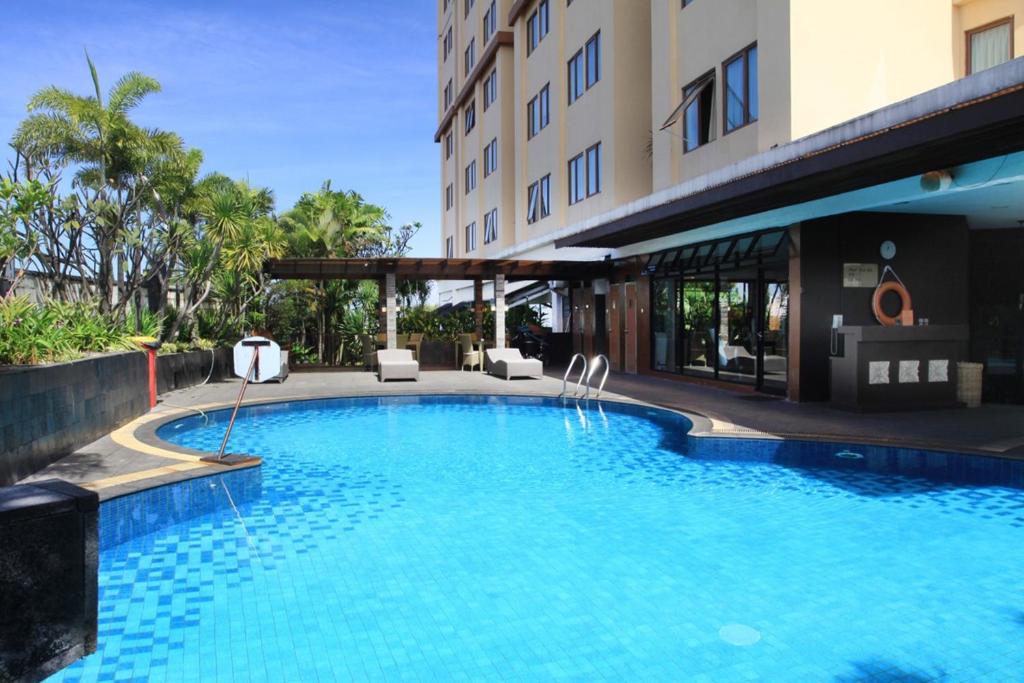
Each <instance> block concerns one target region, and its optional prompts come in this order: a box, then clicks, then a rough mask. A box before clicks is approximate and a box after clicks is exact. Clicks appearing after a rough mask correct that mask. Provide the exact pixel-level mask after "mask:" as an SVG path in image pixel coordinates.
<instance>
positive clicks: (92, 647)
mask: <svg viewBox="0 0 1024 683" xmlns="http://www.w3.org/2000/svg"><path fill="white" fill-rule="evenodd" d="M98 510H99V498H98V496H97V495H96V493H95V492H93V491H86V490H85V489H82V488H79V487H77V486H74V485H73V484H68V483H66V482H63V481H59V480H56V479H54V480H49V481H43V482H39V483H36V484H32V485H26V486H12V487H8V488H0V548H3V552H0V681H39V680H42V679H43V678H46V677H47V676H49V675H50V674H52V673H54V672H56V671H58V670H59V669H61V668H63V667H65V666H67V665H68V664H70V663H71V662H73V661H75V660H76V659H79V658H81V657H85V656H86V655H89V654H91V653H93V652H95V651H96V630H97V618H96V617H97V614H96V610H97V586H98V584H97V571H98V566H99V546H98V530H97V526H98V514H99V512H98Z"/></svg>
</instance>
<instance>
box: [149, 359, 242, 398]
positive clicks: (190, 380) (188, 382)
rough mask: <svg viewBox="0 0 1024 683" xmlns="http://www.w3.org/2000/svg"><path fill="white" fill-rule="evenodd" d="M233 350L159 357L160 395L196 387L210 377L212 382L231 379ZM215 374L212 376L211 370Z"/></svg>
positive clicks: (157, 380)
mask: <svg viewBox="0 0 1024 683" xmlns="http://www.w3.org/2000/svg"><path fill="white" fill-rule="evenodd" d="M232 361H233V359H232V353H231V349H216V350H214V351H189V352H187V353H175V354H172V355H168V356H157V359H156V387H157V392H158V393H161V394H163V393H165V392H168V391H174V390H175V389H184V388H185V387H194V386H195V385H197V384H201V383H202V382H203V380H205V379H206V378H207V376H209V377H210V381H211V382H219V381H220V380H222V379H224V378H226V377H230V376H231V374H232ZM211 365H212V368H213V374H212V375H211V374H210V368H211Z"/></svg>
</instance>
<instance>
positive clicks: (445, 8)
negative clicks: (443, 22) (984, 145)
mask: <svg viewBox="0 0 1024 683" xmlns="http://www.w3.org/2000/svg"><path fill="white" fill-rule="evenodd" d="M451 4H452V0H444V10H443V11H445V12H447V11H448V7H449V6H450V5H451Z"/></svg>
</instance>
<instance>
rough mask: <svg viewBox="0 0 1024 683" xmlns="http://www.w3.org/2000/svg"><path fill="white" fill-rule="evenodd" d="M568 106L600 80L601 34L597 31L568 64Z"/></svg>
mask: <svg viewBox="0 0 1024 683" xmlns="http://www.w3.org/2000/svg"><path fill="white" fill-rule="evenodd" d="M568 70H569V73H568V83H569V104H572V103H573V102H575V101H576V100H578V99H579V98H581V97H583V93H584V92H586V91H587V90H589V89H590V88H592V87H593V86H595V85H597V82H598V81H600V80H601V32H600V31H598V32H597V33H595V34H594V35H593V37H591V39H590V40H588V41H587V44H586V46H585V47H583V48H582V49H580V50H578V51H577V52H576V54H574V55H573V56H572V59H570V60H569V64H568Z"/></svg>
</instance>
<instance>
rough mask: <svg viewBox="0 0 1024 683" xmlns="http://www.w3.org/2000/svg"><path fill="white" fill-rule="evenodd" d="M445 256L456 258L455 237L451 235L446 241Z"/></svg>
mask: <svg viewBox="0 0 1024 683" xmlns="http://www.w3.org/2000/svg"><path fill="white" fill-rule="evenodd" d="M444 257H445V258H455V238H454V237H452V236H451V235H449V236H448V237H447V239H445V241H444Z"/></svg>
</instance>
